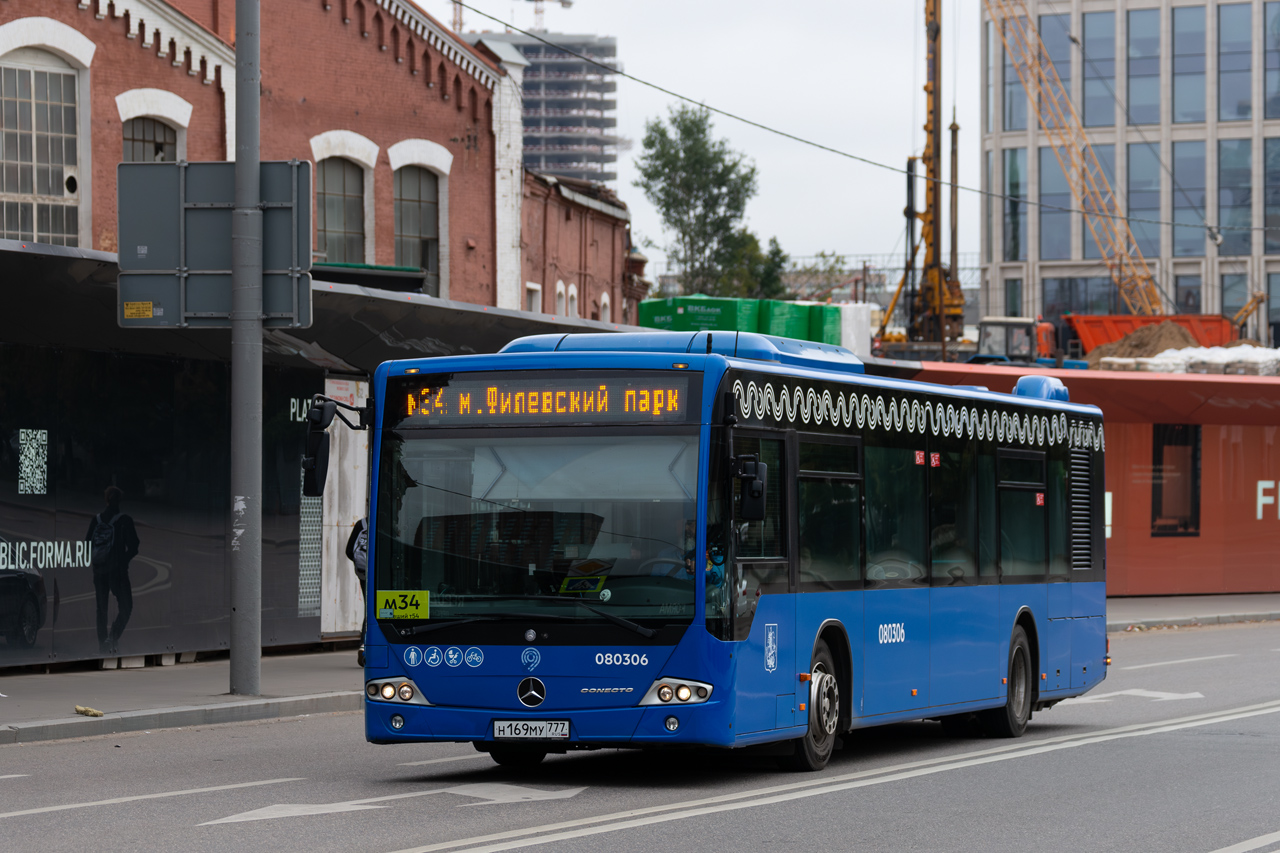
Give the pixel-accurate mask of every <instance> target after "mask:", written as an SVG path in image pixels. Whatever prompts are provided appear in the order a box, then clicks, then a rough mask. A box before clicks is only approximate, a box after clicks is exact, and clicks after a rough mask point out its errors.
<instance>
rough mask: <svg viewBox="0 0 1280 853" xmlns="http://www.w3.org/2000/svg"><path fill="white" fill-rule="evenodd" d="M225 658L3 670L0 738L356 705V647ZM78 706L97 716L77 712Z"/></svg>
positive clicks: (1234, 613) (1155, 602)
mask: <svg viewBox="0 0 1280 853" xmlns="http://www.w3.org/2000/svg"><path fill="white" fill-rule="evenodd" d="M1268 620H1280V593H1259V594H1254V595H1195V596H1169V597H1153V598H1110V599H1108V600H1107V630H1108V631H1124V630H1127V629H1129V628H1130V627H1134V628H1157V627H1173V626H1179V627H1181V626H1190V625H1216V624H1222V623H1228V622H1252V621H1268ZM229 683H230V661H228V660H227V659H225V658H223V659H220V660H213V661H206V662H203V663H189V664H177V665H175V666H164V667H160V666H154V667H145V668H142V669H117V670H92V671H87V670H80V671H67V672H56V673H52V674H49V675H43V674H28V673H16V674H11V675H10V674H6V673H5V671H4V670H2V669H0V694H2V695H0V744H7V743H27V742H33V741H41V740H55V739H60V738H75V737H90V736H93V735H103V734H115V733H118V732H129V731H144V730H149V729H159V728H176V727H180V726H196V725H212V724H215V723H233V722H241V721H244V720H262V719H272V718H276V717H291V716H299V715H302V714H324V713H332V712H335V711H356V710H359V709H360V708H361V707H362V702H363V697H362V696H361V693H360V690H361V687H362V685H363V683H364V677H363V672H362V670H361V669H360V668H359V667H358V666H356V653H355V652H354V651H342V652H317V653H312V654H301V655H279V656H277V655H270V656H267V657H264V658H263V659H262V689H263V692H264V695H263V696H262V697H256V698H252V699H246V698H244V697H241V696H232V695H230V694H229V693H227V689H228V685H229ZM76 705H82V706H87V707H90V708H95V709H97V710H99V711H102V712H104V714H105V716H102V717H84V716H80V715H78V714H76V713H75V706H76Z"/></svg>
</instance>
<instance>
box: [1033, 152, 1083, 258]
mask: <svg viewBox="0 0 1280 853" xmlns="http://www.w3.org/2000/svg"><path fill="white" fill-rule="evenodd" d="M1073 207H1075V203H1074V200H1073V197H1072V195H1071V188H1070V187H1069V186H1067V176H1066V175H1065V174H1064V173H1063V171H1062V164H1061V163H1059V162H1058V156H1057V154H1055V153H1054V150H1053V149H1052V148H1041V149H1040V260H1042V261H1057V260H1067V259H1069V258H1070V257H1071V209H1072V208H1073Z"/></svg>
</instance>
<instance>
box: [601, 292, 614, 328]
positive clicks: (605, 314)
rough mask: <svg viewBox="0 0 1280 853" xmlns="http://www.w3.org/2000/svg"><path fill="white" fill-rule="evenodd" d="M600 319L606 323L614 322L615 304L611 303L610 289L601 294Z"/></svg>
mask: <svg viewBox="0 0 1280 853" xmlns="http://www.w3.org/2000/svg"><path fill="white" fill-rule="evenodd" d="M600 320H601V321H602V322H605V323H612V322H613V306H612V305H610V304H609V291H607V290H606V291H604V292H603V293H601V294H600Z"/></svg>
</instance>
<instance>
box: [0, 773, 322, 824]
mask: <svg viewBox="0 0 1280 853" xmlns="http://www.w3.org/2000/svg"><path fill="white" fill-rule="evenodd" d="M301 781H303V777H301V776H297V777H294V778H291V779H265V780H263V781H261V782H239V783H237V784H235V785H213V786H211V787H209V788H188V789H187V790H185V791H165V792H163V793H160V794H139V795H138V796H135V797H113V798H112V799H110V800H94V801H93V802H91V803H67V804H65V805H61V806H42V807H40V808H37V809H22V810H21V811H16V812H0V818H5V817H18V816H20V815H28V814H46V813H48V812H63V811H67V810H69V809H87V808H90V807H92V806H114V805H116V804H117V803H133V802H137V801H138V800H160V799H164V798H165V797H184V796H186V795H188V794H208V793H210V792H212V791H233V790H235V789H237V788H257V787H259V786H261V785H279V784H280V783H281V782H301Z"/></svg>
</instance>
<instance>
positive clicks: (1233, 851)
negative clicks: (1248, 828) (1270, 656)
mask: <svg viewBox="0 0 1280 853" xmlns="http://www.w3.org/2000/svg"><path fill="white" fill-rule="evenodd" d="M1276 651H1278V652H1280V649H1276ZM1277 842H1280V832H1272V833H1270V834H1269V835H1259V836H1258V837H1257V838H1250V839H1249V840H1248V841H1241V842H1240V843H1239V844H1232V845H1231V846H1230V847H1220V848H1218V849H1217V850H1214V851H1213V853H1248V851H1250V850H1259V849H1261V848H1263V847H1270V846H1271V845H1272V844H1275V843H1277Z"/></svg>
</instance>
